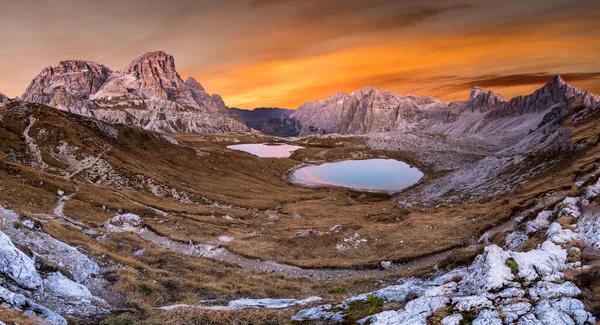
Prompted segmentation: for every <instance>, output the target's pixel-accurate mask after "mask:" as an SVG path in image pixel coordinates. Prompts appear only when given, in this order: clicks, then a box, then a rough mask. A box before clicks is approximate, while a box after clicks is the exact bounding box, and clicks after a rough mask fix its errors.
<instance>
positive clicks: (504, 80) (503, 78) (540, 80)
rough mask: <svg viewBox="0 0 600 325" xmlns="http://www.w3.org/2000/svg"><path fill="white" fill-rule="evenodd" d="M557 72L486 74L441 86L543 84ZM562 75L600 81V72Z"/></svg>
mask: <svg viewBox="0 0 600 325" xmlns="http://www.w3.org/2000/svg"><path fill="white" fill-rule="evenodd" d="M555 75H556V74H552V73H546V72H539V73H519V74H509V75H484V76H479V77H475V78H472V79H470V80H468V81H465V79H466V78H457V77H454V78H455V79H457V81H458V80H462V83H459V84H453V85H449V86H444V87H441V88H445V89H465V88H469V89H470V88H472V87H475V86H479V87H482V88H495V87H515V86H526V85H543V84H545V83H547V82H549V81H550V80H551V79H552V78H553V77H554V76H555ZM560 76H561V77H562V78H563V79H565V81H567V82H571V83H575V82H581V81H595V80H598V81H599V82H600V72H581V73H578V72H570V73H561V74H560Z"/></svg>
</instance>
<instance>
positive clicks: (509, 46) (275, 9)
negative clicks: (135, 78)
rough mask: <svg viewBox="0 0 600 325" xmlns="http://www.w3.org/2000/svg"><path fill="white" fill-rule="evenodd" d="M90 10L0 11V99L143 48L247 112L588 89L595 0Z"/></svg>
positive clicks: (599, 87) (74, 6)
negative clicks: (394, 98) (390, 97)
mask: <svg viewBox="0 0 600 325" xmlns="http://www.w3.org/2000/svg"><path fill="white" fill-rule="evenodd" d="M84 3H85V4H84ZM92 3H93V2H87V1H77V2H71V1H56V2H47V3H39V4H35V5H32V4H31V5H30V4H28V2H23V1H9V2H8V4H7V5H3V10H2V12H0V39H1V40H2V44H4V45H5V46H3V48H2V49H1V50H0V57H1V58H2V60H1V61H0V74H1V75H2V76H3V78H1V80H0V92H2V93H5V94H7V95H9V96H12V97H14V96H20V95H21V94H22V93H23V91H24V90H25V88H26V87H27V85H28V84H29V82H30V81H31V79H32V78H33V77H35V76H36V75H37V74H38V73H39V72H40V71H41V70H42V69H43V68H44V67H46V66H54V65H56V64H57V63H58V62H59V61H60V60H65V59H83V60H90V61H95V62H101V63H103V64H105V65H107V66H108V67H110V68H111V69H114V70H119V69H123V68H124V67H125V66H126V65H127V64H128V63H129V61H131V60H132V59H134V58H135V57H136V56H138V55H141V54H143V53H145V52H147V51H153V50H164V51H166V52H167V53H169V54H172V55H173V56H174V57H175V60H176V64H177V68H178V71H179V72H180V74H181V77H182V78H184V79H185V78H187V77H188V76H193V77H195V78H196V79H197V80H198V81H200V83H202V85H203V86H204V87H205V88H206V89H207V91H209V92H211V93H219V94H221V96H222V97H223V99H224V100H225V102H226V104H227V105H228V106H231V107H241V108H247V109H251V108H254V107H260V106H276V107H285V108H297V107H298V106H299V105H301V104H302V103H304V102H306V101H312V100H318V99H325V98H328V97H330V96H331V95H332V94H333V93H335V92H338V91H343V92H350V91H353V90H356V89H360V88H362V87H366V86H376V87H379V88H381V89H384V90H389V91H392V92H395V93H400V94H418V95H430V96H434V97H438V98H440V99H442V100H448V101H449V100H458V99H466V98H467V97H468V92H469V89H470V88H471V87H472V86H474V85H479V86H482V87H485V88H488V89H492V90H494V91H496V92H498V93H500V94H502V95H503V96H504V97H505V98H511V97H513V96H517V95H521V94H526V93H530V92H531V91H532V90H534V89H536V88H538V87H540V86H541V85H543V84H544V83H546V82H547V81H548V80H550V79H551V77H552V75H554V74H561V75H563V77H564V78H565V80H567V81H568V82H571V83H573V84H575V85H577V86H580V87H581V88H583V89H586V90H590V91H593V92H600V60H599V59H598V58H599V57H600V20H599V19H598V17H597V16H596V14H595V13H596V12H598V9H599V7H600V2H598V1H557V0H551V1H527V2H526V3H525V2H523V1H491V0H490V1H445V2H437V1H427V0H426V1H378V0H377V1H358V0H349V1H344V2H329V1H316V0H315V1H312V0H308V1H300V0H298V1H294V0H256V1H227V2H224V1H223V2H221V1H170V2H159V1H128V2H127V5H125V7H126V8H123V3H117V2H103V3H94V4H93V5H92ZM91 7H93V10H92V9H90V8H91ZM5 9H7V10H5ZM24 12H28V13H29V16H30V17H31V19H28V20H23V19H18V17H19V13H24ZM107 17H110V19H111V23H110V24H107V23H106V21H105V19H106V18H107ZM7 44H10V46H7ZM74 44H75V45H74Z"/></svg>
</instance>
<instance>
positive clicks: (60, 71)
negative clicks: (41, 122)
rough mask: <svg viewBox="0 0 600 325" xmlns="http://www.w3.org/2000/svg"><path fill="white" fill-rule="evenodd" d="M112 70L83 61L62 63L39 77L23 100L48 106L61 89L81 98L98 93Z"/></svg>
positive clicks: (43, 71) (30, 85) (49, 68)
mask: <svg viewBox="0 0 600 325" xmlns="http://www.w3.org/2000/svg"><path fill="white" fill-rule="evenodd" d="M111 73H112V70H110V69H109V68H107V67H105V66H104V65H102V64H98V63H95V62H90V61H83V60H66V61H60V62H59V63H58V65H57V66H56V67H47V68H45V69H44V70H42V72H40V74H38V75H37V77H35V78H34V79H33V80H32V81H31V84H29V87H27V89H26V90H25V93H23V96H22V100H23V101H28V102H38V103H43V104H48V103H50V102H51V101H52V99H53V98H54V96H55V94H56V92H57V91H58V89H60V88H66V89H69V92H71V93H73V94H76V95H77V96H79V97H87V96H89V95H91V94H94V93H96V92H97V91H98V90H99V89H100V87H102V85H103V84H104V82H105V81H106V80H107V79H108V77H109V76H110V74H111Z"/></svg>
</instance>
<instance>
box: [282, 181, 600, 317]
mask: <svg viewBox="0 0 600 325" xmlns="http://www.w3.org/2000/svg"><path fill="white" fill-rule="evenodd" d="M593 186H595V185H590V187H593ZM592 191H593V190H592ZM594 198H595V197H594ZM588 204H589V202H587V199H585V196H584V197H582V198H578V197H566V198H564V199H563V201H562V202H560V203H559V204H557V205H556V207H555V209H554V210H553V211H542V212H540V214H539V215H538V216H537V217H536V218H535V220H533V221H530V222H528V223H527V229H528V230H527V232H528V234H527V235H524V236H525V237H526V238H525V239H526V240H527V239H529V236H532V237H534V236H538V238H544V241H543V242H542V243H541V244H540V245H539V246H538V247H536V248H533V249H529V250H525V249H522V250H520V249H519V248H520V245H517V246H516V247H514V248H508V247H507V248H503V247H500V246H498V245H497V244H490V245H488V246H486V247H485V249H484V252H483V253H482V254H480V255H478V256H477V257H476V258H475V261H474V262H473V263H472V265H470V266H468V267H464V268H458V269H454V270H452V271H449V272H443V271H439V272H438V273H437V274H435V275H433V276H431V277H430V278H429V279H427V280H421V279H415V278H408V279H400V284H398V285H393V286H390V287H386V288H383V289H380V290H377V291H373V292H369V293H365V294H361V295H358V296H354V297H350V298H348V299H346V300H345V301H343V302H342V303H340V304H338V305H332V304H326V305H321V306H317V307H313V308H309V309H305V310H301V311H300V312H298V313H297V314H296V315H295V316H293V317H292V320H295V321H299V322H306V323H310V321H326V322H327V323H328V324H330V323H331V324H334V323H344V324H346V323H353V322H357V323H360V324H378V325H392V324H394V325H400V324H406V325H409V324H410V325H415V324H423V325H425V324H431V323H436V324H437V323H438V322H441V323H442V324H463V323H467V322H468V323H469V324H471V323H472V324H499V325H500V324H563V325H566V324H582V325H583V324H595V323H596V318H595V317H594V315H592V314H591V313H590V312H589V311H588V310H586V306H585V305H584V303H583V302H582V301H581V300H579V299H581V297H580V295H581V294H582V290H581V288H578V287H577V286H576V285H575V283H573V282H571V281H569V278H568V277H567V275H566V273H567V272H570V273H571V274H573V273H577V272H585V271H586V269H587V267H586V266H583V265H582V259H581V248H580V247H581V246H577V245H575V244H577V243H584V244H583V246H586V247H585V248H587V247H592V248H593V247H598V246H597V245H598V243H599V241H598V238H600V236H599V235H598V232H597V230H598V229H599V228H598V225H599V221H598V220H600V216H599V215H598V212H597V211H595V210H593V209H586V206H588ZM559 220H560V222H558V221H559ZM550 222H552V223H551V224H550V225H549V223H550ZM561 224H562V225H561ZM548 225H549V226H548ZM563 225H564V226H566V227H567V228H562V226H563ZM546 228H548V229H547V230H546ZM517 229H521V227H518V228H517ZM515 232H521V230H515ZM534 233H538V234H537V235H534ZM513 234H514V233H510V234H509V235H508V236H507V240H506V244H507V246H510V243H509V240H508V238H509V237H514V236H512V235H513ZM544 234H545V235H544ZM482 240H483V239H482ZM580 245H581V244H580ZM585 248H584V249H585ZM390 303H395V305H396V306H398V303H399V304H400V305H401V306H403V307H401V308H397V307H396V308H393V309H392V310H386V311H380V312H377V311H376V310H378V309H379V310H381V309H387V308H382V306H385V305H386V304H390ZM374 305H379V307H372V310H375V312H374V313H373V314H372V315H368V316H366V317H363V316H360V317H362V318H361V319H355V318H354V317H356V316H354V315H355V314H356V308H357V306H359V307H358V308H361V307H360V306H374ZM390 306H394V305H390ZM359 310H360V309H359ZM434 313H436V319H437V322H432V319H430V317H432V316H433V315H434Z"/></svg>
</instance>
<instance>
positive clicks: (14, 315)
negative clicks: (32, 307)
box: [0, 305, 43, 325]
mask: <svg viewBox="0 0 600 325" xmlns="http://www.w3.org/2000/svg"><path fill="white" fill-rule="evenodd" d="M0 321H2V322H4V323H7V324H10V323H11V322H12V323H16V324H20V325H36V324H39V323H38V321H43V319H39V318H37V317H35V316H32V318H29V317H27V316H25V315H23V314H21V313H20V312H18V311H16V310H14V309H10V308H4V307H2V306H1V305H0Z"/></svg>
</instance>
